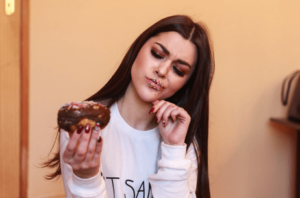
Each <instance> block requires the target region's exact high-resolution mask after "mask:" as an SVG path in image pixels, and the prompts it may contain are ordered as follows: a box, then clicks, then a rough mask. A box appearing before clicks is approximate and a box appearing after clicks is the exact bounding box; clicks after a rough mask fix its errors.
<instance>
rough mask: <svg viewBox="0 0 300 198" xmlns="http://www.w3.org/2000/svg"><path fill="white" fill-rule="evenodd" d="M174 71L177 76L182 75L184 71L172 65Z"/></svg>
mask: <svg viewBox="0 0 300 198" xmlns="http://www.w3.org/2000/svg"><path fill="white" fill-rule="evenodd" d="M173 69H174V72H175V73H176V74H178V75H179V76H184V73H183V72H182V71H180V70H179V69H178V68H177V67H176V66H173Z"/></svg>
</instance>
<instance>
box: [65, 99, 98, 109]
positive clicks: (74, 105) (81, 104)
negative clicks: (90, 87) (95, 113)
mask: <svg viewBox="0 0 300 198" xmlns="http://www.w3.org/2000/svg"><path fill="white" fill-rule="evenodd" d="M91 106H92V107H93V109H99V107H103V105H102V104H100V103H97V102H94V101H91V100H90V101H82V102H71V103H66V104H65V105H63V106H61V109H62V108H64V107H66V108H67V109H68V110H70V109H87V108H90V107H91Z"/></svg>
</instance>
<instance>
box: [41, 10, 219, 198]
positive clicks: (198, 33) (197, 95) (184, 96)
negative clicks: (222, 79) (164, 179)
mask: <svg viewBox="0 0 300 198" xmlns="http://www.w3.org/2000/svg"><path fill="white" fill-rule="evenodd" d="M170 31H174V32H177V33H179V34H180V35H181V36H182V37H183V38H185V39H187V40H190V41H191V42H192V43H193V44H194V45H195V46H196V49H197V60H196V64H195V70H194V72H193V74H192V76H191V77H190V79H189V80H188V81H187V83H186V84H185V85H184V86H183V87H182V88H181V89H180V90H179V91H178V92H176V93H175V94H174V95H173V96H171V97H170V98H168V99H167V101H170V102H172V103H174V104H176V105H177V106H180V107H182V108H184V109H185V110H186V111H187V112H188V113H189V115H190V116H191V123H190V126H189V130H188V133H187V136H186V139H185V143H186V144H187V148H189V146H190V145H191V144H193V145H194V148H195V152H196V155H197V159H198V177H197V187H196V195H197V197H198V198H210V189H209V179H208V121H209V120H208V119H209V89H210V85H211V81H212V76H213V73H214V57H213V52H212V48H211V45H210V39H209V34H208V31H207V29H206V27H205V25H203V24H200V23H194V22H193V21H192V19H191V18H190V17H188V16H185V15H175V16H169V17H166V18H164V19H162V20H160V21H158V22H156V23H155V24H153V25H152V26H151V27H149V28H148V29H146V30H145V31H144V32H143V33H142V34H141V35H140V36H139V37H138V38H137V39H136V40H135V41H134V42H133V44H132V45H131V47H130V48H129V50H128V51H127V53H126V55H125V57H124V58H123V60H122V62H121V64H120V66H119V68H118V69H117V71H116V72H115V73H114V75H113V76H112V77H111V79H110V80H109V81H108V82H107V83H106V84H105V85H104V87H102V88H101V89H100V90H99V91H98V92H97V93H95V94H94V95H92V96H91V97H89V98H88V99H87V100H94V101H106V102H107V103H106V105H107V106H108V107H110V106H111V105H112V104H114V103H115V102H117V101H118V100H119V99H120V98H122V97H123V96H124V94H125V91H126V89H127V87H128V85H129V83H130V81H131V67H132V65H133V63H134V61H135V59H136V57H137V55H138V53H139V51H140V49H141V48H142V46H143V45H144V44H145V43H146V41H147V40H148V39H149V38H151V37H153V36H155V35H157V34H159V33H162V32H170ZM59 160H60V159H59V151H58V153H56V154H55V156H54V157H53V158H52V159H50V160H48V161H47V162H45V163H44V167H51V168H54V167H57V168H56V171H55V172H54V173H53V174H50V175H47V176H46V178H47V179H54V178H55V177H57V176H59V175H60V174H61V169H60V163H59Z"/></svg>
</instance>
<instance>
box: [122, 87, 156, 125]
mask: <svg viewBox="0 0 300 198" xmlns="http://www.w3.org/2000/svg"><path fill="white" fill-rule="evenodd" d="M152 106H153V104H152V103H151V102H145V101H143V100H142V99H141V98H140V97H139V96H138V94H137V93H136V91H135V89H134V88H133V85H132V83H129V85H128V87H127V90H126V92H125V95H124V96H123V97H122V98H121V99H120V100H119V101H118V108H119V112H120V114H121V116H122V117H123V119H124V120H125V121H126V122H127V123H128V124H129V125H130V126H131V127H133V128H135V129H137V130H141V131H146V130H150V129H153V128H155V127H156V124H155V122H154V119H155V115H154V114H149V111H150V109H151V108H152Z"/></svg>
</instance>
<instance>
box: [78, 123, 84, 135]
mask: <svg viewBox="0 0 300 198" xmlns="http://www.w3.org/2000/svg"><path fill="white" fill-rule="evenodd" d="M82 129H83V126H82V125H80V126H79V127H78V129H77V133H78V134H80V133H81V131H82Z"/></svg>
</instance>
